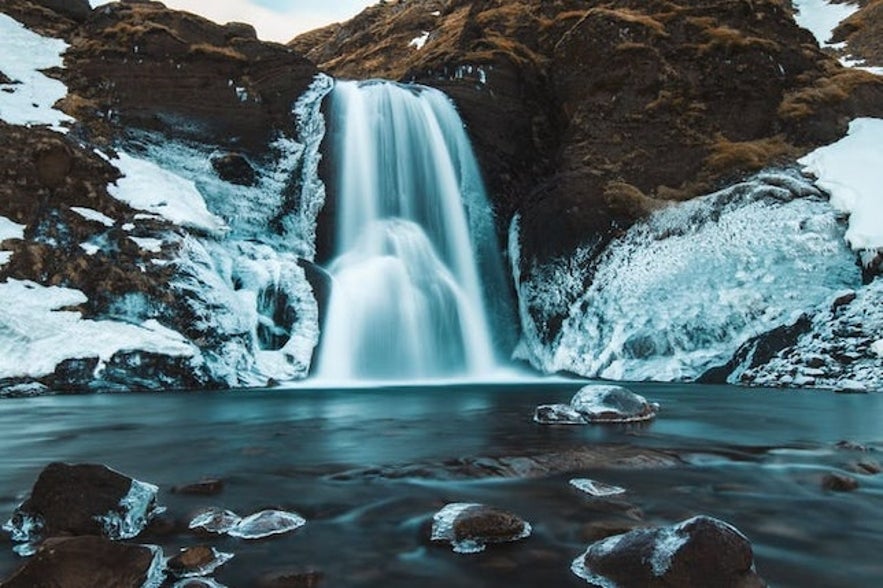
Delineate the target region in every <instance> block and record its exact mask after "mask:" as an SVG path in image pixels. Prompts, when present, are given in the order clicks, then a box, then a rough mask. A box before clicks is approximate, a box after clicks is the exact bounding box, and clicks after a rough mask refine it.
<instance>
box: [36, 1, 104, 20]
mask: <svg viewBox="0 0 883 588" xmlns="http://www.w3.org/2000/svg"><path fill="white" fill-rule="evenodd" d="M36 4H38V5H40V6H45V7H46V8H48V9H49V10H52V11H54V12H57V13H59V14H62V15H64V16H66V17H68V18H70V19H73V20H75V21H79V22H82V21H84V20H86V19H87V18H89V14H90V13H91V12H92V7H91V6H89V0H37V1H36Z"/></svg>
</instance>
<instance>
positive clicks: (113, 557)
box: [3, 537, 164, 588]
mask: <svg viewBox="0 0 883 588" xmlns="http://www.w3.org/2000/svg"><path fill="white" fill-rule="evenodd" d="M162 570H163V557H162V551H161V550H160V549H159V548H158V547H147V546H143V545H129V544H125V543H116V542H113V541H110V540H108V539H105V538H103V537H70V538H63V539H62V538H53V539H47V540H46V541H45V542H44V543H43V545H42V547H41V548H40V550H39V551H37V554H36V555H35V556H34V557H33V558H31V559H29V560H28V561H27V563H25V564H24V565H23V566H22V567H21V568H19V570H18V571H17V572H16V573H15V574H14V575H13V576H12V577H11V578H9V579H8V580H7V581H5V582H4V583H3V586H4V588H33V587H34V586H47V587H48V586H63V587H64V588H95V587H97V586H101V587H102V588H132V587H136V586H137V587H141V588H158V587H159V586H160V585H161V584H162V582H163V580H164V575H163V571H162Z"/></svg>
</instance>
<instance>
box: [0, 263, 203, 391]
mask: <svg viewBox="0 0 883 588" xmlns="http://www.w3.org/2000/svg"><path fill="white" fill-rule="evenodd" d="M86 301H87V298H86V296H85V295H84V294H83V293H82V292H80V291H79V290H72V289H69V288H61V287H57V286H53V287H44V286H40V285H38V284H35V283H33V282H28V281H19V280H9V281H7V282H5V283H2V284H0V378H13V377H31V378H37V377H40V376H45V375H47V374H50V373H52V372H53V371H54V370H55V366H57V365H58V364H59V363H61V362H62V361H64V360H66V359H73V358H87V357H96V356H97V357H98V358H99V359H100V360H101V361H107V360H109V359H110V358H111V357H112V356H113V355H114V354H115V353H117V352H118V351H129V350H144V351H148V352H151V353H156V354H160V355H168V356H173V357H189V358H192V359H191V361H192V362H194V363H199V362H201V356H200V354H199V350H198V349H196V348H195V347H194V346H193V345H192V344H191V343H190V342H189V341H187V339H185V338H184V337H183V336H182V335H181V334H179V333H177V332H175V331H173V330H171V329H168V328H166V327H163V326H162V325H160V324H159V323H158V322H156V321H153V320H151V321H147V322H145V323H143V324H141V325H135V324H129V323H123V322H116V321H109V320H103V321H96V320H87V319H83V318H82V315H81V314H80V313H79V312H77V311H73V310H64V309H65V308H66V307H75V306H77V305H79V304H82V303H84V302H86Z"/></svg>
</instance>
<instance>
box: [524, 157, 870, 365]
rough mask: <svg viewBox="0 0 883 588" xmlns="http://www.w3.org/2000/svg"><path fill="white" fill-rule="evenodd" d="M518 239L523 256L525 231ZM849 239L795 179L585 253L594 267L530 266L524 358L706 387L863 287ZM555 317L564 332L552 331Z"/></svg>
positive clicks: (715, 197) (716, 199) (660, 218)
mask: <svg viewBox="0 0 883 588" xmlns="http://www.w3.org/2000/svg"><path fill="white" fill-rule="evenodd" d="M513 224H514V223H513ZM512 234H513V237H514V238H513V239H510V247H511V248H512V249H514V250H515V251H516V253H518V244H517V242H515V241H517V237H518V231H517V226H513V230H512ZM843 235H844V227H843V224H842V222H841V220H840V218H839V214H838V213H837V211H836V210H834V208H833V207H832V206H831V205H830V203H828V202H827V201H826V199H825V198H824V197H823V195H822V194H821V193H820V192H819V191H818V190H817V189H816V188H815V187H814V186H813V185H812V184H810V183H809V182H808V181H806V180H805V179H804V178H802V177H801V176H800V175H799V174H797V173H794V172H775V173H765V174H761V175H759V176H756V177H755V178H752V179H750V180H747V181H745V182H742V183H740V184H737V185H734V186H732V187H730V188H727V189H726V190H722V191H720V192H717V193H714V194H710V195H708V196H704V197H701V198H697V199H695V200H691V201H689V202H684V203H679V204H676V205H673V206H670V207H668V208H666V209H663V210H660V211H657V212H655V213H654V214H653V215H651V216H650V217H649V218H648V219H646V220H645V221H642V222H640V223H638V224H636V225H634V226H633V227H631V228H630V229H629V230H628V232H627V233H626V234H625V235H623V236H622V237H620V238H619V239H617V240H614V241H613V242H612V243H611V244H610V245H609V246H607V248H606V249H605V250H604V251H603V252H602V253H600V255H597V256H595V255H594V254H593V252H594V251H595V249H594V245H593V244H592V243H588V244H586V246H585V247H584V248H583V249H582V250H581V252H577V255H580V256H584V257H585V258H586V259H588V260H589V262H588V263H577V262H576V261H574V259H570V260H561V261H559V262H552V263H550V264H544V265H543V266H542V267H534V268H532V269H530V268H529V269H530V271H529V274H528V275H530V276H531V277H530V279H529V280H526V281H525V280H523V277H522V276H521V275H520V274H519V273H516V278H519V280H518V281H517V282H516V283H518V294H519V307H520V313H521V317H522V321H523V322H524V325H525V327H524V335H523V338H522V343H523V347H522V350H523V351H525V352H526V353H525V356H526V357H527V358H528V359H529V360H530V361H531V363H533V364H534V365H535V366H536V367H538V368H539V369H542V370H543V371H546V372H550V373H552V372H557V371H562V370H566V371H571V372H575V373H578V374H580V375H583V376H588V377H599V378H606V379H614V380H656V381H679V380H691V379H695V378H698V377H699V376H700V375H702V374H703V373H705V372H706V371H707V370H708V369H710V368H712V367H715V366H718V365H721V364H724V363H726V362H727V361H728V360H729V359H730V358H732V357H733V355H734V354H735V352H736V350H737V349H739V347H740V346H741V345H742V344H744V343H745V342H746V341H748V340H749V339H751V338H752V337H754V336H756V335H758V334H760V333H765V332H768V331H770V330H772V329H774V328H776V327H778V326H780V325H782V324H786V323H788V322H790V321H793V320H795V319H796V318H797V317H798V316H800V314H802V313H803V312H806V311H807V310H810V309H813V308H815V307H816V306H817V305H819V304H820V303H822V302H824V301H825V300H827V299H828V298H829V297H830V296H831V295H832V294H833V293H835V292H839V291H842V290H844V289H854V288H856V287H859V286H860V276H859V272H858V270H857V268H856V267H855V264H854V254H853V253H852V252H851V251H850V250H849V248H848V247H847V246H846V243H845V242H844V240H843ZM515 260H517V255H516V256H515V257H513V261H515ZM513 269H517V266H516V265H515V264H514V263H513ZM550 284H551V285H554V287H550ZM586 284H588V286H587V285H586ZM555 318H557V319H559V320H562V319H563V322H562V323H561V324H562V326H561V328H560V329H556V330H551V329H549V328H548V325H549V324H554V323H555V321H553V320H552V319H555Z"/></svg>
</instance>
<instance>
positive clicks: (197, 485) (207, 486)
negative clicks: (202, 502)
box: [172, 478, 224, 496]
mask: <svg viewBox="0 0 883 588" xmlns="http://www.w3.org/2000/svg"><path fill="white" fill-rule="evenodd" d="M223 490H224V481H223V480H219V479H217V478H203V479H202V480H200V481H198V482H193V483H192V484H184V485H183V486H174V487H172V492H173V493H175V494H189V495H195V496H214V495H215V494H220V493H221V492H222V491H223Z"/></svg>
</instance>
